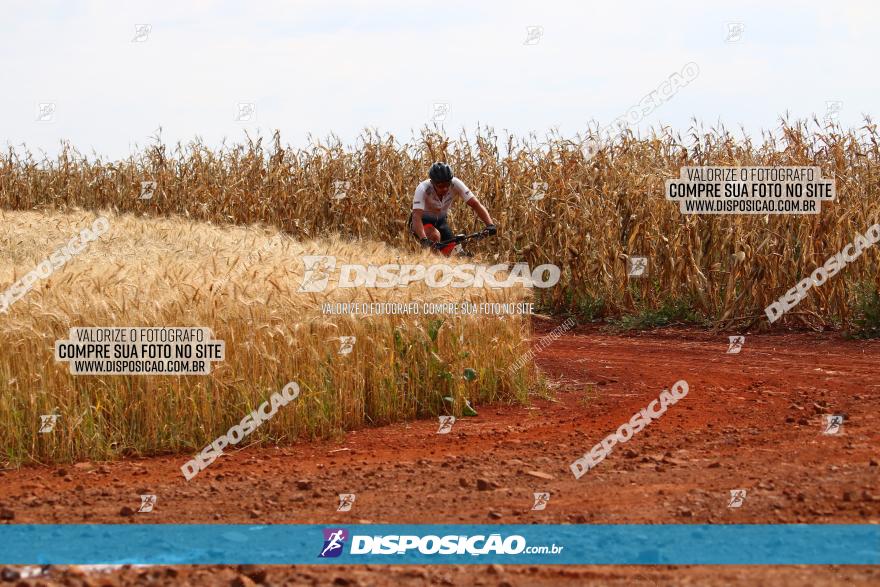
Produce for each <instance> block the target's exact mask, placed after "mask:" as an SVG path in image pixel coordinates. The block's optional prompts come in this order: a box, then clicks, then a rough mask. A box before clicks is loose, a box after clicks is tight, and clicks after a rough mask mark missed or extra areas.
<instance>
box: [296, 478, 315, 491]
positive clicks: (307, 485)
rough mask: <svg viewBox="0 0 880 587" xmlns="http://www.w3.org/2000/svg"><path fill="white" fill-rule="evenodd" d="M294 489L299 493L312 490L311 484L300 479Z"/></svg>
mask: <svg viewBox="0 0 880 587" xmlns="http://www.w3.org/2000/svg"><path fill="white" fill-rule="evenodd" d="M296 488H297V489H299V490H301V491H308V490H309V489H311V488H312V482H311V481H306V480H305V479H301V480H299V481H297V482H296Z"/></svg>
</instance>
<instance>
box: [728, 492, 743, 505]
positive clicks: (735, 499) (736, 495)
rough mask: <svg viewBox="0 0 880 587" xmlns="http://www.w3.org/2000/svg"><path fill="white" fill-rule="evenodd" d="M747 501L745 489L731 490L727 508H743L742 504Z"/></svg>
mask: <svg viewBox="0 0 880 587" xmlns="http://www.w3.org/2000/svg"><path fill="white" fill-rule="evenodd" d="M745 500H746V490H745V489H731V490H730V501H729V502H727V507H729V508H738V507H742V504H743V502H744V501H745Z"/></svg>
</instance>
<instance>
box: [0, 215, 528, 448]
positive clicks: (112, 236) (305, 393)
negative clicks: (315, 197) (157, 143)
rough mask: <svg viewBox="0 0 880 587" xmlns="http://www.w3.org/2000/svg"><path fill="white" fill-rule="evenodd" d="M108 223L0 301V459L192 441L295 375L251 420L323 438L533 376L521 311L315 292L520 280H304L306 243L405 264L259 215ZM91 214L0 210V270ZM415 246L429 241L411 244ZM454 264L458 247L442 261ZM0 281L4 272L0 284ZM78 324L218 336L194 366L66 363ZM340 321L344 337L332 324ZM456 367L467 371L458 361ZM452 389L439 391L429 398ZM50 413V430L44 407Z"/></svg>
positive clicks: (478, 294)
mask: <svg viewBox="0 0 880 587" xmlns="http://www.w3.org/2000/svg"><path fill="white" fill-rule="evenodd" d="M104 214H105V216H106V217H107V218H108V220H109V225H110V229H109V230H108V231H107V232H106V233H105V234H103V235H102V236H101V237H100V238H98V239H97V240H95V241H93V242H91V243H90V245H89V247H88V248H87V249H86V250H85V251H84V252H82V253H81V254H80V255H78V256H76V257H73V258H72V259H71V260H70V261H68V262H67V264H65V265H64V266H63V267H61V268H60V269H58V270H57V271H55V273H53V274H52V275H51V276H50V277H49V278H48V279H43V280H40V281H39V282H38V283H37V285H36V287H35V288H34V289H33V290H32V291H30V292H29V293H28V294H27V295H25V296H24V297H23V298H21V299H20V300H18V301H16V302H15V303H14V304H12V305H10V307H9V309H8V312H7V313H5V314H0V316H2V320H0V347H2V348H3V354H2V356H0V446H2V447H3V449H2V450H3V455H2V460H4V461H6V463H7V465H8V464H10V463H12V464H20V463H23V462H50V461H58V462H68V461H71V460H76V459H92V460H95V459H111V458H115V457H121V456H136V455H147V454H161V453H180V452H187V451H193V450H195V451H198V450H200V449H201V448H202V447H203V446H205V445H206V444H208V443H210V442H211V441H212V440H213V439H214V438H216V437H217V436H218V435H220V434H223V433H225V432H226V431H227V430H228V429H229V427H230V426H231V425H232V424H236V423H238V422H239V421H240V420H241V418H242V417H243V416H244V415H246V414H247V413H248V412H250V411H251V410H253V409H255V408H256V406H257V405H259V404H260V403H261V402H263V401H264V400H267V399H268V398H269V396H270V394H271V393H273V392H276V391H280V390H281V388H282V387H283V386H284V385H285V384H286V383H287V382H289V381H296V382H297V383H298V384H299V386H300V388H301V394H300V396H299V397H298V398H297V399H296V400H295V401H294V402H292V403H291V404H290V405H288V406H286V407H284V408H281V409H280V410H279V412H278V414H277V415H276V416H275V417H274V418H273V419H272V420H271V421H269V422H267V423H266V424H264V425H263V426H262V427H260V429H259V430H257V431H256V432H255V433H254V434H253V435H251V436H250V437H248V442H247V443H243V444H248V443H251V442H254V441H259V440H270V441H272V442H274V443H278V444H285V443H289V442H291V441H293V440H294V439H303V438H316V437H327V436H332V435H334V434H338V433H340V432H342V431H344V430H350V429H353V428H358V427H362V426H365V425H379V424H383V423H388V422H393V421H401V420H409V419H413V418H416V417H424V416H429V415H437V414H456V415H460V414H461V410H462V408H463V407H464V401H465V399H469V400H470V401H471V402H476V403H484V402H501V403H505V402H524V401H526V400H527V394H528V390H530V389H531V390H534V389H536V385H535V383H536V382H535V380H534V372H533V370H532V369H531V368H530V367H531V366H527V367H525V368H523V369H521V370H519V371H517V372H508V365H509V362H510V360H511V357H516V356H518V355H520V354H522V353H523V352H524V351H525V350H526V349H527V348H528V345H527V343H526V337H527V336H528V332H529V324H528V322H527V321H524V320H523V319H522V318H521V317H519V316H516V315H513V316H504V317H500V318H499V317H486V316H478V317H476V318H474V317H469V316H468V317H466V316H455V315H442V314H437V315H427V316H424V315H423V316H417V317H415V318H414V317H413V316H400V315H374V316H367V317H364V316H351V315H325V314H324V313H323V310H322V308H321V304H322V303H326V302H349V301H360V302H364V301H368V300H371V299H372V300H374V301H397V302H411V301H419V302H425V303H432V302H440V301H445V302H450V301H463V300H470V301H474V302H481V301H485V302H505V301H506V302H512V301H518V300H524V299H526V298H527V297H528V294H527V293H526V290H525V289H524V288H522V287H517V288H509V289H501V290H490V289H488V288H486V289H483V288H467V289H453V288H428V287H427V286H426V285H425V283H424V282H415V283H411V284H410V286H409V287H407V288H399V289H371V290H369V291H366V290H365V288H363V287H359V288H351V289H342V288H337V287H336V285H337V284H338V276H336V277H331V279H330V282H329V286H328V289H327V291H325V292H321V293H301V292H299V291H298V290H299V288H300V284H301V282H302V280H303V274H304V264H303V260H302V256H303V255H310V254H311V255H336V256H337V258H338V259H340V262H342V260H344V261H345V262H346V263H364V264H368V263H374V264H382V263H386V262H390V263H417V262H424V261H425V260H426V259H427V257H426V256H421V255H419V254H407V253H401V252H399V251H395V250H394V249H392V248H390V247H388V246H387V245H385V244H382V243H375V242H367V241H363V242H360V243H350V242H344V241H342V240H339V239H336V238H327V239H316V240H309V241H306V242H298V241H295V240H293V239H291V238H290V237H288V236H283V235H280V234H279V233H278V232H277V231H275V230H270V229H266V228H259V227H224V228H220V227H216V226H211V225H208V224H206V223H196V222H194V221H191V220H186V219H179V218H177V219H163V218H146V219H145V218H138V217H135V216H133V215H121V216H117V215H114V214H113V213H111V212H105V213H104ZM95 217H96V213H93V212H87V211H68V212H65V213H62V212H58V211H56V212H51V213H48V212H36V211H15V212H9V211H3V212H0V220H2V223H3V226H4V232H3V234H2V235H0V259H2V260H3V261H2V263H0V282H2V283H4V284H8V283H11V282H13V281H15V280H17V279H20V278H21V277H22V274H23V273H26V272H28V271H30V270H32V269H33V268H34V267H36V266H37V265H38V264H39V263H40V261H42V260H44V259H46V258H47V257H48V256H49V254H50V252H51V251H54V250H56V249H57V248H58V247H59V246H62V245H64V244H65V243H66V242H67V241H68V239H70V237H71V236H72V235H74V234H77V233H79V231H80V230H81V229H82V228H85V227H88V226H90V225H91V224H92V221H93V219H94V218H95ZM425 255H427V254H425ZM452 263H454V261H452ZM4 289H5V288H4ZM74 326H101V327H108V326H120V327H121V326H162V327H169V326H201V327H209V328H211V329H212V331H213V338H215V339H219V340H224V341H225V344H226V359H225V360H224V361H222V362H217V363H214V364H213V367H212V370H211V373H210V375H207V376H196V375H190V376H168V375H166V376H161V375H151V376H149V377H144V376H122V375H117V376H100V377H98V376H87V375H79V376H74V375H71V374H70V372H69V369H68V364H67V363H63V362H56V361H55V358H54V344H55V341H56V340H62V339H67V338H68V332H69V329H70V328H71V327H74ZM342 336H354V337H355V341H354V344H353V346H352V350H351V352H350V353H347V354H341V353H340V350H341V346H340V337H342ZM465 374H467V377H465V376H464V375H465ZM447 396H452V397H453V398H454V404H453V405H450V404H449V403H448V402H445V401H444V400H443V397H447ZM44 414H60V416H61V417H60V418H58V420H57V425H56V427H55V430H54V432H53V433H52V434H40V433H38V429H39V426H40V421H41V420H40V416H41V415H44Z"/></svg>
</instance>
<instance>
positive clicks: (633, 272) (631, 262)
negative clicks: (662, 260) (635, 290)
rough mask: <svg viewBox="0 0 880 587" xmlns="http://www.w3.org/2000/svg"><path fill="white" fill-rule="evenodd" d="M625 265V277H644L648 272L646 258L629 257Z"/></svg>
mask: <svg viewBox="0 0 880 587" xmlns="http://www.w3.org/2000/svg"><path fill="white" fill-rule="evenodd" d="M626 263H627V268H626V275H627V277H644V276H645V275H646V272H647V271H648V258H647V257H629V258H628V259H627V260H626Z"/></svg>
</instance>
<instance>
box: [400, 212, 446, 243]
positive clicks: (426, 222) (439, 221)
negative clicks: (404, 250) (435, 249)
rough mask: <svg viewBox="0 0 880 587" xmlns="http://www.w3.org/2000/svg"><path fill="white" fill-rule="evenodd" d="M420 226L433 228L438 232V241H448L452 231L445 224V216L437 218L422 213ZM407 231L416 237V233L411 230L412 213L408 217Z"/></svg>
mask: <svg viewBox="0 0 880 587" xmlns="http://www.w3.org/2000/svg"><path fill="white" fill-rule="evenodd" d="M422 226H433V227H434V228H436V229H437V231H438V232H440V240H441V241H448V240H449V239H451V238H452V236H453V235H452V229H451V228H449V225H448V224H447V223H446V215H445V214H444V215H443V216H440V217H437V216H430V215H429V214H425V213H422ZM409 231H410V233H412V235H413V236H415V237H416V238H418V237H417V236H416V233H415V232H413V230H412V213H410V215H409Z"/></svg>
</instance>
